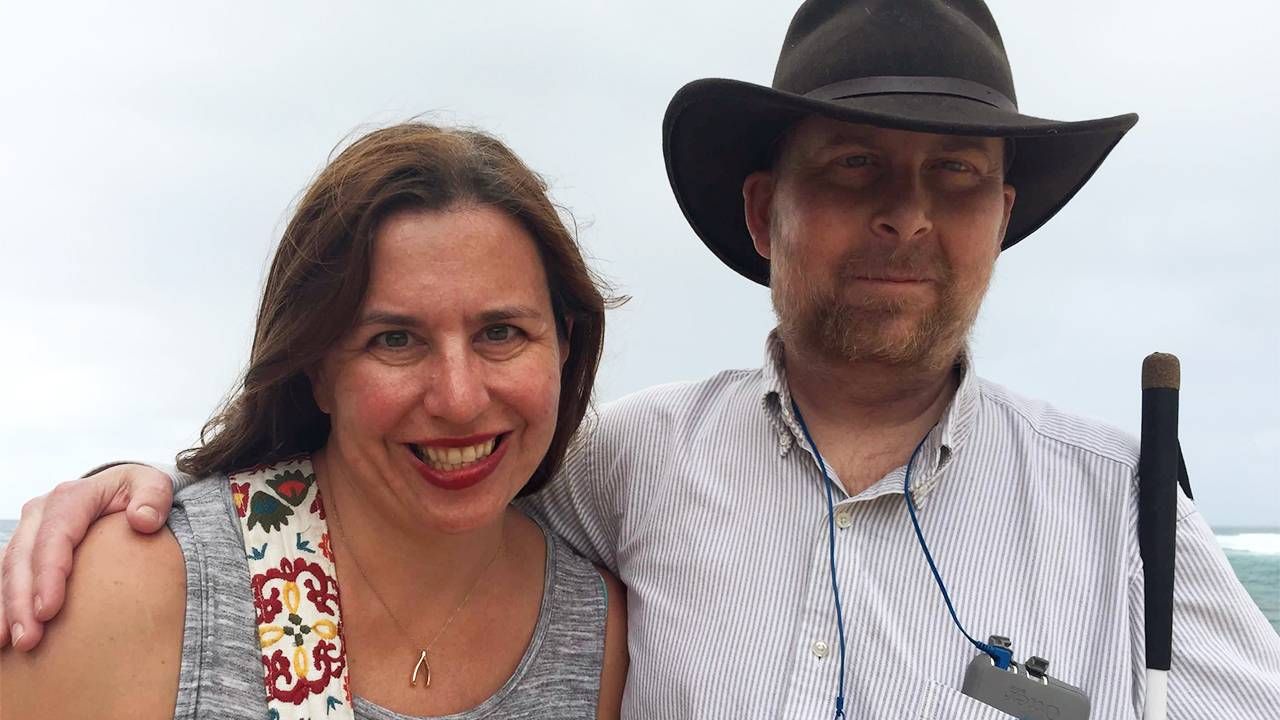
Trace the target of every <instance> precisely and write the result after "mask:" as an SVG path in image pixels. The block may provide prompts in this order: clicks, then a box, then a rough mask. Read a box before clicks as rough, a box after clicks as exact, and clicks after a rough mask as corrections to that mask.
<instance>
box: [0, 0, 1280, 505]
mask: <svg viewBox="0 0 1280 720" xmlns="http://www.w3.org/2000/svg"><path fill="white" fill-rule="evenodd" d="M991 6H992V11H993V13H994V15H995V17H996V20H997V21H998V22H999V24H1000V27H1001V29H1002V31H1003V34H1004V39H1005V45H1006V47H1007V49H1008V52H1009V56H1010V59H1011V62H1012V64H1013V71H1014V78H1015V80H1016V82H1017V90H1018V98H1019V102H1020V106H1021V108H1022V110H1023V111H1025V112H1028V113H1030V114H1034V115H1039V116H1042V117H1055V118H1060V119H1065V120H1075V119H1085V118H1091V117H1102V116H1107V115H1113V114H1117V113H1122V112H1128V111H1134V112H1138V113H1139V114H1140V115H1141V116H1142V120H1141V121H1140V122H1139V123H1138V125H1137V127H1136V128H1135V129H1134V130H1133V131H1132V132H1131V133H1130V134H1129V136H1128V137H1127V138H1126V139H1125V140H1124V141H1123V142H1122V143H1121V144H1120V146H1119V147H1118V148H1117V150H1116V151H1115V152H1114V153H1113V154H1112V156H1111V158H1110V159H1109V160H1108V161H1107V162H1106V164H1105V165H1104V166H1103V167H1102V169H1101V170H1100V171H1099V172H1098V174H1097V175H1096V176H1095V177H1094V179H1093V180H1092V181H1091V182H1090V183H1089V185H1087V186H1086V187H1085V188H1084V190H1083V191H1082V192H1081V193H1080V194H1079V195H1077V196H1076V198H1075V199H1074V200H1073V201H1072V202H1071V204H1070V205H1068V206H1067V208H1066V209H1065V210H1064V211H1063V212H1061V213H1060V214H1059V215H1058V216H1057V217H1055V218H1054V219H1053V220H1052V221H1051V222H1050V223H1049V224H1048V225H1046V226H1045V227H1044V228H1042V229H1041V230H1039V231H1038V232H1036V233H1035V234H1034V235H1032V236H1031V237H1030V238H1029V239H1027V240H1025V241H1024V242H1022V243H1021V244H1019V245H1018V246H1017V247H1015V248H1014V249H1012V250H1011V251H1010V252H1008V253H1006V254H1005V256H1004V257H1002V258H1001V260H1000V263H999V266H998V268H997V270H996V279H995V281H994V284H993V287H992V290H991V293H990V295H989V297H988V299H987V302H986V306H985V309H984V311H983V314H982V316H981V319H980V321H979V324H978V327H977V329H976V331H975V335H974V355H975V357H976V368H977V370H978V372H979V373H980V374H982V375H983V376H985V377H987V378H989V379H992V380H994V381H996V382H999V383H1001V384H1004V385H1006V386H1009V387H1011V388H1012V389H1014V390H1016V391H1018V392H1021V393H1024V394H1029V395H1033V396H1039V397H1043V398H1045V399H1048V400H1049V401H1051V402H1052V403H1054V404H1056V405H1058V406H1060V407H1062V408H1064V409H1067V410H1070V411H1073V412H1077V413H1080V414H1083V415H1087V416H1091V417H1095V418H1100V419H1102V420H1105V421H1107V422H1110V423H1112V424H1114V425H1117V426H1119V427H1121V428H1125V429H1126V430H1129V431H1131V432H1134V433H1136V432H1137V429H1138V425H1139V407H1140V390H1139V371H1140V365H1141V361H1142V358H1143V357H1144V356H1145V355H1146V354H1148V353H1150V352H1152V351H1155V350H1163V351H1168V352H1174V353H1176V354H1178V355H1179V356H1180V357H1181V359H1182V368H1183V391H1182V405H1181V411H1182V426H1181V427H1182V433H1181V435H1182V444H1183V447H1184V449H1185V452H1186V456H1187V464H1188V466H1189V468H1190V471H1191V478H1192V483H1193V487H1194V488H1195V490H1196V494H1197V498H1198V501H1199V505H1200V507H1201V510H1202V511H1203V513H1204V514H1205V515H1206V517H1207V518H1208V520H1209V522H1210V523H1212V524H1214V525H1230V524H1251V525H1280V489H1278V482H1277V481H1278V480H1280V450H1278V448H1280V380H1278V379H1277V378H1278V377H1280V375H1278V372H1277V371H1280V360H1278V358H1280V330H1278V329H1277V328H1278V326H1280V324H1278V323H1277V320H1276V310H1277V308H1278V307H1280V290H1278V289H1277V288H1278V286H1280V233H1278V232H1277V230H1276V221H1275V218H1274V215H1275V211H1276V208H1277V204H1280V200H1278V199H1277V198H1280V192H1278V191H1280V181H1278V180H1277V178H1280V138H1278V137H1277V132H1276V118H1277V117H1278V116H1280V113H1278V112H1277V111H1278V110H1280V107H1278V105H1280V101H1278V95H1280V93H1277V92H1276V90H1275V88H1276V82H1277V81H1276V68H1277V67H1280V56H1278V53H1277V50H1276V49H1275V43H1274V42H1273V41H1274V35H1273V33H1274V30H1275V28H1276V27H1277V25H1278V24H1280V22H1278V21H1280V11H1277V9H1276V6H1275V5H1274V4H1273V3H1267V2H1263V1H1262V0H1257V1H1255V2H1246V1H1245V0H1223V1H1221V2H1217V3H1212V4H1205V3H1203V2H1184V1H1181V0H1179V1H1174V2H1155V1H1154V0H1142V1H1141V2H1132V1H1130V2H1124V1H1120V2H1116V0H1105V1H1104V0H1077V1H1076V2H1071V3H1061V2H1059V3H1049V2H1040V1H1032V0H993V1H992V2H991ZM795 7H796V3H794V2H786V1H779V0H773V1H771V2H759V1H754V0H753V1H747V0H732V1H731V2H730V1H729V0H714V1H712V0H680V1H679V2H668V1H666V0H648V1H647V2H628V3H621V2H619V3H609V2H586V1H582V2H550V1H547V0H540V1H539V2H497V1H494V2H479V1H475V0H467V1H462V2H440V1H433V2H425V1H424V2H381V1H379V2H372V1H371V2H363V3H340V4H339V3H327V2H314V1H308V2H261V3H200V4H196V3H173V2H164V3H146V2H136V1H133V0H131V1H130V2H128V3H118V2H111V3H108V2H101V3H82V4H67V3H60V2H42V3H34V2H23V3H14V2H7V3H4V4H0V68H3V70H0V203H3V204H2V205H0V222H3V227H2V229H0V250H2V253H0V258H2V261H3V265H2V266H0V267H3V276H2V277H3V282H0V342H2V343H3V346H2V347H3V352H0V408H2V409H3V413H0V517H14V516H16V515H17V513H18V510H19V508H20V506H21V503H22V502H23V500H24V499H25V498H27V497H29V496H32V495H34V494H37V493H40V492H44V491H45V490H46V489H48V488H49V487H50V486H52V485H53V484H54V483H56V482H57V481H59V480H62V479H67V478H71V477H74V476H76V475H77V474H79V473H80V472H82V471H83V470H85V469H87V468H88V467H90V466H92V465H95V464H97V463H99V462H101V461H104V460H108V459H113V458H151V459H167V458H171V457H172V456H173V454H174V453H175V452H176V451H177V450H179V449H182V448H185V447H187V446H189V445H190V444H191V443H192V442H193V441H194V439H195V437H196V433H197V431H198V429H199V427H200V425H201V424H202V423H203V421H204V420H205V418H207V416H208V415H209V413H210V411H211V410H212V409H213V407H214V406H215V405H216V403H217V402H218V400H219V399H220V398H221V397H222V396H223V394H224V393H225V392H226V391H227V390H228V389H229V388H230V387H231V384H232V382H233V380H234V379H235V377H236V375H237V373H238V372H239V371H240V369H241V367H242V364H243V363H244V361H245V359H246V358H247V355H248V346H249V339H250V333H251V329H252V319H253V314H254V309H255V306H256V301H257V294H258V291H259V288H260V285H261V281H262V277H263V274H264V270H265V267H266V261H267V258H268V257H269V254H270V252H271V250H272V248H273V247H274V245H275V242H276V240H277V238H278V234H279V232H280V230H281V229H282V227H283V225H284V222H285V220H286V218H287V212H288V209H289V208H290V206H291V203H292V202H293V201H294V200H295V198H296V197H297V195H298V193H299V192H300V191H301V190H302V188H303V187H304V186H305V185H306V183H307V182H308V180H309V179H310V178H311V177H312V176H313V174H314V173H315V172H316V171H317V170H318V169H319V168H320V167H321V166H322V164H323V163H324V161H325V159H326V158H327V157H328V155H329V153H330V151H331V150H332V148H333V147H334V146H335V144H337V143H338V142H339V141H341V140H342V139H343V138H345V137H350V134H351V133H353V132H358V131H359V130H361V129H371V128H373V127H377V126H379V125H382V124H386V123H390V122H395V121H398V120H403V119H406V118H409V117H411V116H415V115H419V114H423V113H427V117H428V118H430V119H433V120H435V121H438V122H443V123H465V124H473V125H477V126H479V127H482V128H485V129H487V130H490V131H493V132H495V133H497V134H498V135H500V136H501V137H503V138H504V139H505V140H506V141H508V142H509V143H510V144H511V146H512V147H513V148H514V149H515V150H516V151H517V152H518V153H520V154H521V155H522V156H523V157H524V158H525V159H526V160H527V161H528V162H529V163H530V164H531V165H532V166H533V167H534V168H535V169H537V170H539V171H540V172H542V173H543V174H544V175H545V176H546V177H547V178H548V179H549V181H550V182H551V184H552V188H553V193H554V196H555V197H556V199H557V200H558V201H559V202H560V203H561V204H563V205H565V206H567V207H568V208H570V209H572V211H573V212H574V215H575V216H576V218H577V220H578V222H579V224H580V228H581V240H582V242H583V243H584V245H585V247H586V248H587V250H588V252H589V253H590V255H591V256H592V257H593V259H594V263H595V266H596V267H597V268H598V269H599V270H601V271H602V272H603V273H604V274H605V275H606V276H607V277H609V278H610V279H611V280H612V281H613V282H614V283H615V284H616V286H617V288H618V290H619V291H621V292H625V293H627V294H630V295H631V296H633V300H632V301H631V303H630V304H628V305H627V306H626V307H625V308H623V309H621V310H618V311H616V312H614V313H613V314H612V316H611V317H610V327H609V336H608V344H607V348H606V352H607V357H606V361H605V364H604V367H603V369H602V372H601V382H600V384H599V386H598V387H599V388H600V392H599V399H601V400H608V399H611V398H616V397H619V396H621V395H623V394H625V393H628V392H631V391H634V390H637V389H640V388H643V387H646V386H648V385H652V384H655V383H660V382H668V381H673V380H683V379H695V378H700V377H703V376H705V375H707V374H709V373H711V372H714V371H716V370H720V369H724V368H729V367H751V366H756V365H758V364H759V363H760V361H761V358H762V353H763V340H764V336H765V334H766V333H767V331H768V329H769V328H770V327H771V326H772V321H773V318H772V314H771V311H770V309H769V305H768V295H767V291H766V290H765V289H763V288H760V287H757V286H755V285H754V284H752V283H749V282H747V281H745V280H743V279H742V278H740V277H738V276H737V275H736V274H734V273H733V272H731V271H729V270H728V269H727V268H725V267H723V266H721V265H720V264H719V263H718V261H716V259H715V258H714V257H713V256H712V255H711V253H710V252H708V251H707V250H706V249H705V248H704V247H703V246H702V244H701V243H700V242H699V241H698V240H697V239H696V237H695V236H694V235H693V233H692V231H691V230H690V229H689V228H688V226H687V225H686V223H685V221H684V219H683V217H682V216H681V214H680V211H679V209H678V208H677V206H676V203H675V201H674V200H673V199H672V196H671V192H670V189H669V188H668V185H667V180H666V174H665V171H664V169H663V164H662V153H661V143H660V125H661V119H662V114H663V111H664V110H665V108H666V104H667V101H668V100H669V99H670V97H671V95H672V94H673V93H674V92H675V91H676V89H677V88H679V87H680V86H681V85H683V84H684V83H685V82H688V81H690V80H693V79H695V78H699V77H711V76H721V77H732V78H738V79H743V80H749V81H754V82H759V83H763V84H768V82H769V81H770V79H771V77H772V74H773V65H774V63H775V61H776V58H777V52H778V49H779V47H780V45H781V42H782V38H783V34H784V32H785V30H786V26H787V23H788V21H789V19H790V16H791V14H792V12H793V11H794V9H795Z"/></svg>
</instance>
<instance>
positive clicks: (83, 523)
mask: <svg viewBox="0 0 1280 720" xmlns="http://www.w3.org/2000/svg"><path fill="white" fill-rule="evenodd" d="M126 479H127V474H126V473H125V472H124V471H121V470H120V469H119V468H111V469H108V470H104V471H102V472H100V473H98V474H97V475H91V476H89V477H87V478H85V479H83V480H72V481H71V482H65V483H61V484H60V485H58V486H57V487H55V488H54V489H53V491H52V492H50V493H49V495H48V496H47V499H46V500H45V504H44V510H43V512H42V513H41V518H40V526H39V528H38V530H37V531H36V533H35V536H34V539H33V543H34V544H33V549H32V551H31V564H30V572H31V574H32V576H33V577H34V580H33V593H34V596H35V597H38V598H39V601H40V610H39V612H38V617H36V618H35V619H37V620H39V621H41V622H47V621H48V620H50V619H52V618H53V617H54V616H55V615H57V614H58V611H60V610H61V609H62V604H63V602H64V601H65V600H66V591H67V578H68V577H69V576H70V575H71V565H72V559H73V557H74V553H75V548H76V546H77V545H79V544H80V541H81V540H84V536H85V533H86V532H88V531H89V526H90V525H92V524H93V521H94V520H97V519H98V518H99V517H101V516H103V515H107V514H110V513H113V512H119V511H121V510H124V509H125V507H126V504H127V502H128V494H127V492H126V491H125V485H126ZM32 602H33V603H34V602H35V601H34V599H33V600H32Z"/></svg>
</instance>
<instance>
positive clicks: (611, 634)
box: [596, 568, 630, 720]
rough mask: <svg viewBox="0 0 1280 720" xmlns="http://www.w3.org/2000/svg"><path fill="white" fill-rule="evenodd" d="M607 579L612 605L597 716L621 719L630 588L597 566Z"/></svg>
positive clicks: (607, 619)
mask: <svg viewBox="0 0 1280 720" xmlns="http://www.w3.org/2000/svg"><path fill="white" fill-rule="evenodd" d="M596 569H597V570H598V571H599V572H600V576H601V577H602V578H604V586H605V590H606V591H607V593H608V598H609V606H608V609H607V610H606V611H605V620H604V663H603V666H602V667H601V669H600V704H599V707H598V708H597V709H596V718H597V719H598V720H606V719H608V718H617V717H619V715H621V712H622V691H623V688H624V687H625V686H626V681H627V666H628V665H629V664H630V659H629V656H628V655H627V588H626V587H625V586H624V585H623V584H622V583H621V582H620V581H619V580H618V578H616V577H614V576H613V573H610V572H609V571H608V570H605V569H603V568H596Z"/></svg>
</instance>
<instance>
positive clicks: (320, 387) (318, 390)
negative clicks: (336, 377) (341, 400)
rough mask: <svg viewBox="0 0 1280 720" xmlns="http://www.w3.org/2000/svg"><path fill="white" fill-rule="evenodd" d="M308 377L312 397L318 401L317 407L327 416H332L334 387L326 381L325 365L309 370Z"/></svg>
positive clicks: (318, 365)
mask: <svg viewBox="0 0 1280 720" xmlns="http://www.w3.org/2000/svg"><path fill="white" fill-rule="evenodd" d="M306 375H307V379H308V380H310V381H311V397H312V399H313V400H315V401H316V407H318V408H320V412H322V413H324V414H325V415H330V414H332V412H333V411H332V408H333V387H332V386H331V385H330V384H329V382H328V381H327V380H326V373H325V372H324V365H323V363H321V364H317V365H315V366H314V367H311V368H308V369H307V371H306Z"/></svg>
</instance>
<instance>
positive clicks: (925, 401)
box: [783, 346, 960, 495]
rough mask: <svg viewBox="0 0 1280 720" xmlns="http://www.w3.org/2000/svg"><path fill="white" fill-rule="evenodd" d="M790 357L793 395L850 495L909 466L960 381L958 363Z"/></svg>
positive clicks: (790, 353) (789, 353)
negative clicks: (907, 364) (900, 362)
mask: <svg viewBox="0 0 1280 720" xmlns="http://www.w3.org/2000/svg"><path fill="white" fill-rule="evenodd" d="M783 358H784V362H785V365H786V377H787V385H788V387H789V388H790V391H791V396H792V398H793V399H794V400H795V402H796V404H797V405H799V407H800V410H801V412H802V413H803V414H804V419H805V424H806V425H807V426H808V428H809V432H810V433H811V434H812V435H813V439H814V442H815V443H817V445H818V448H819V450H820V451H821V452H822V454H823V458H824V460H826V461H827V462H828V463H829V464H830V465H831V466H832V467H833V468H835V470H836V472H837V473H838V474H839V476H840V479H841V481H842V482H843V484H844V487H845V490H846V492H848V493H849V494H850V495H854V494H857V493H859V492H861V491H862V490H864V489H866V488H867V487H868V486H870V485H871V484H873V483H874V482H875V481H877V480H879V479H880V478H881V477H883V476H884V475H885V474H886V473H888V472H889V471H891V470H893V469H894V468H897V467H900V466H902V465H904V464H906V462H907V459H908V457H909V456H910V453H911V451H912V449H914V448H915V446H916V444H917V443H918V442H919V441H920V439H921V438H922V437H924V436H925V435H926V434H927V433H928V432H929V430H930V429H932V428H933V426H934V425H935V424H937V422H938V420H939V419H940V418H941V417H942V415H943V413H944V412H945V411H946V409H947V406H948V405H949V404H950V402H951V399H952V397H954V396H955V392H956V389H957V388H958V387H959V383H960V374H959V371H958V370H957V368H956V366H955V365H954V364H953V363H943V364H941V366H939V365H938V364H933V365H930V364H921V365H910V366H902V365H885V364H882V363H874V362H855V363H843V364H840V363H833V362H831V361H828V360H826V359H824V358H819V357H814V356H813V355H811V354H809V353H805V352H803V351H800V350H797V349H795V348H792V347H790V346H784V348H783Z"/></svg>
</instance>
